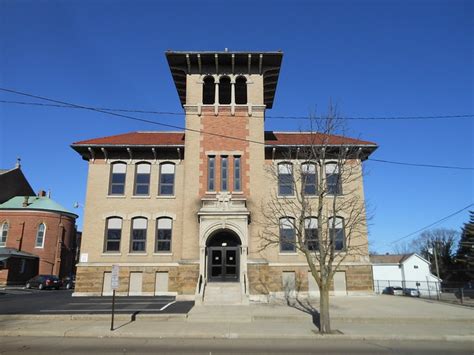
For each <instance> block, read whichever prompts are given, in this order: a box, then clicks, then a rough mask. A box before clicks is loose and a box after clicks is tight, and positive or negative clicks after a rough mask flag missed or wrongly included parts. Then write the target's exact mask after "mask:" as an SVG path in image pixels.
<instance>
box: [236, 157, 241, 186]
mask: <svg viewBox="0 0 474 355" xmlns="http://www.w3.org/2000/svg"><path fill="white" fill-rule="evenodd" d="M240 169H241V166H240V157H239V156H235V157H234V191H241V190H242V182H241V171H240Z"/></svg>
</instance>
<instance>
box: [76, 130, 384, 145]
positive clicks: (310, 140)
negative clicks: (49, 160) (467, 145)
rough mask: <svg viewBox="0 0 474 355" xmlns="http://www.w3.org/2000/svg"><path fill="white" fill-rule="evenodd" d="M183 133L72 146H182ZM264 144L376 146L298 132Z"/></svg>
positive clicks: (268, 137)
mask: <svg viewBox="0 0 474 355" xmlns="http://www.w3.org/2000/svg"><path fill="white" fill-rule="evenodd" d="M184 136H185V134H184V132H163V131H162V132H130V133H125V134H118V135H115V136H108V137H102V138H94V139H88V140H84V141H79V142H75V143H73V146H81V145H87V146H90V145H105V146H107V145H119V146H120V145H131V146H133V145H150V146H160V145H184ZM265 144H266V145H270V146H277V145H309V144H326V145H344V144H347V145H370V146H376V144H375V143H372V142H368V141H363V140H359V139H354V138H349V137H343V136H336V135H326V134H321V133H309V132H308V133H304V132H303V133H300V132H294V133H290V132H273V131H267V132H265Z"/></svg>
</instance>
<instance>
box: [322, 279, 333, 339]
mask: <svg viewBox="0 0 474 355" xmlns="http://www.w3.org/2000/svg"><path fill="white" fill-rule="evenodd" d="M319 332H320V333H322V334H328V333H331V320H330V319H329V289H327V288H325V287H322V289H321V290H320V298H319Z"/></svg>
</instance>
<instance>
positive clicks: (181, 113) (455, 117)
mask: <svg viewBox="0 0 474 355" xmlns="http://www.w3.org/2000/svg"><path fill="white" fill-rule="evenodd" d="M0 102H1V103H4V104H15V105H26V106H44V107H58V108H74V109H78V108H79V109H80V108H82V107H76V106H71V105H62V104H44V103H38V102H25V101H13V100H0ZM92 108H94V109H97V110H102V111H111V112H129V113H147V114H154V115H174V116H184V115H186V113H185V112H171V111H153V110H137V109H120V108H108V107H89V109H92ZM473 117H474V114H471V115H469V114H467V115H438V116H393V117H382V116H378V117H335V119H340V120H373V121H375V120H386V121H390V120H393V121H397V120H433V119H466V118H473ZM265 118H270V119H281V120H311V119H314V120H317V119H321V117H310V116H272V115H267V116H265Z"/></svg>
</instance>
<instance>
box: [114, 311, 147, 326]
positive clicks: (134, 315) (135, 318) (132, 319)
mask: <svg viewBox="0 0 474 355" xmlns="http://www.w3.org/2000/svg"><path fill="white" fill-rule="evenodd" d="M138 313H140V311H136V312H133V314H132V315H131V316H130V320H129V321H128V322H127V323H124V324H122V325H119V326H118V327H115V328H114V329H113V330H112V331H115V330H117V329H120V328H122V327H125V326H126V325H129V324H130V323H133V322H135V321H136V320H137V314H138Z"/></svg>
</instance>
